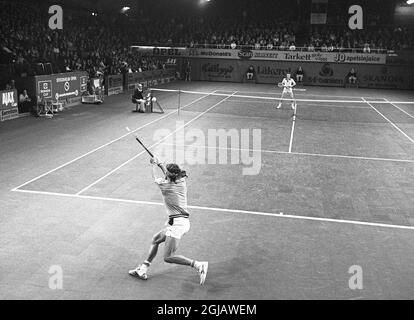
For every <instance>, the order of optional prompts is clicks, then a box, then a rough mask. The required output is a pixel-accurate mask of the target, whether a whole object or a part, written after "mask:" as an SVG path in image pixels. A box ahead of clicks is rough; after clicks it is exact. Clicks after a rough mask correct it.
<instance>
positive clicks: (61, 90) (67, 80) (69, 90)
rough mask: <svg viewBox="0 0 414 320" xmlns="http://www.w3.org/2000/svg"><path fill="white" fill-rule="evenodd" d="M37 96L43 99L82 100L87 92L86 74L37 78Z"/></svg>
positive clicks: (71, 73) (75, 73) (74, 73)
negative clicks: (83, 93) (81, 97)
mask: <svg viewBox="0 0 414 320" xmlns="http://www.w3.org/2000/svg"><path fill="white" fill-rule="evenodd" d="M35 83H36V95H37V96H40V97H42V98H43V99H52V100H65V99H71V98H80V96H81V95H82V92H84V91H86V90H87V83H88V76H87V73H86V72H69V73H60V74H52V75H42V76H35Z"/></svg>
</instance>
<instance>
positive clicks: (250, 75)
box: [246, 66, 254, 80]
mask: <svg viewBox="0 0 414 320" xmlns="http://www.w3.org/2000/svg"><path fill="white" fill-rule="evenodd" d="M246 76H247V80H253V77H254V68H253V66H250V67H249V69H247V73H246Z"/></svg>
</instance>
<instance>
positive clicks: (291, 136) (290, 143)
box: [289, 102, 298, 153]
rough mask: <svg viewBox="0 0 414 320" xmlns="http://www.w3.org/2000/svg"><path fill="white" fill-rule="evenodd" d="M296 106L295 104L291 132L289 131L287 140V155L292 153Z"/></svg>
mask: <svg viewBox="0 0 414 320" xmlns="http://www.w3.org/2000/svg"><path fill="white" fill-rule="evenodd" d="M297 109H298V106H297V104H296V102H295V109H294V110H293V118H292V130H291V131H290V140H289V153H292V147H293V133H294V132H295V123H296V110H297Z"/></svg>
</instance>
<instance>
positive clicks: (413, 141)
mask: <svg viewBox="0 0 414 320" xmlns="http://www.w3.org/2000/svg"><path fill="white" fill-rule="evenodd" d="M361 99H362V100H363V101H364V102H366V103H368V105H369V106H371V108H372V109H374V110H375V111H376V112H378V114H380V115H381V116H382V117H383V118H384V119H385V120H387V121H388V122H389V123H390V124H391V125H392V126H393V127H394V128H395V129H397V130H398V131H399V132H401V133H402V134H403V135H404V136H405V137H406V138H407V139H408V140H410V141H411V142H412V143H414V140H413V139H412V138H410V136H409V135H408V134H406V133H405V132H404V131H402V130H401V129H400V128H399V127H397V126H396V125H395V124H394V123H393V122H392V121H391V120H390V119H388V118H387V117H386V116H384V115H383V114H382V113H381V112H379V111H378V110H377V108H375V107H374V106H373V105H372V104H371V103H369V102H368V101H367V100H365V99H364V98H363V97H361ZM389 103H390V102H389Z"/></svg>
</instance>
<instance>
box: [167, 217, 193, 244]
mask: <svg viewBox="0 0 414 320" xmlns="http://www.w3.org/2000/svg"><path fill="white" fill-rule="evenodd" d="M165 225H166V226H167V231H166V232H165V235H166V236H167V237H171V238H176V239H181V237H182V236H183V235H185V234H186V233H187V232H188V231H189V230H190V219H188V218H175V219H174V224H173V225H172V226H170V225H169V224H168V221H167V222H166V223H165Z"/></svg>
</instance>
